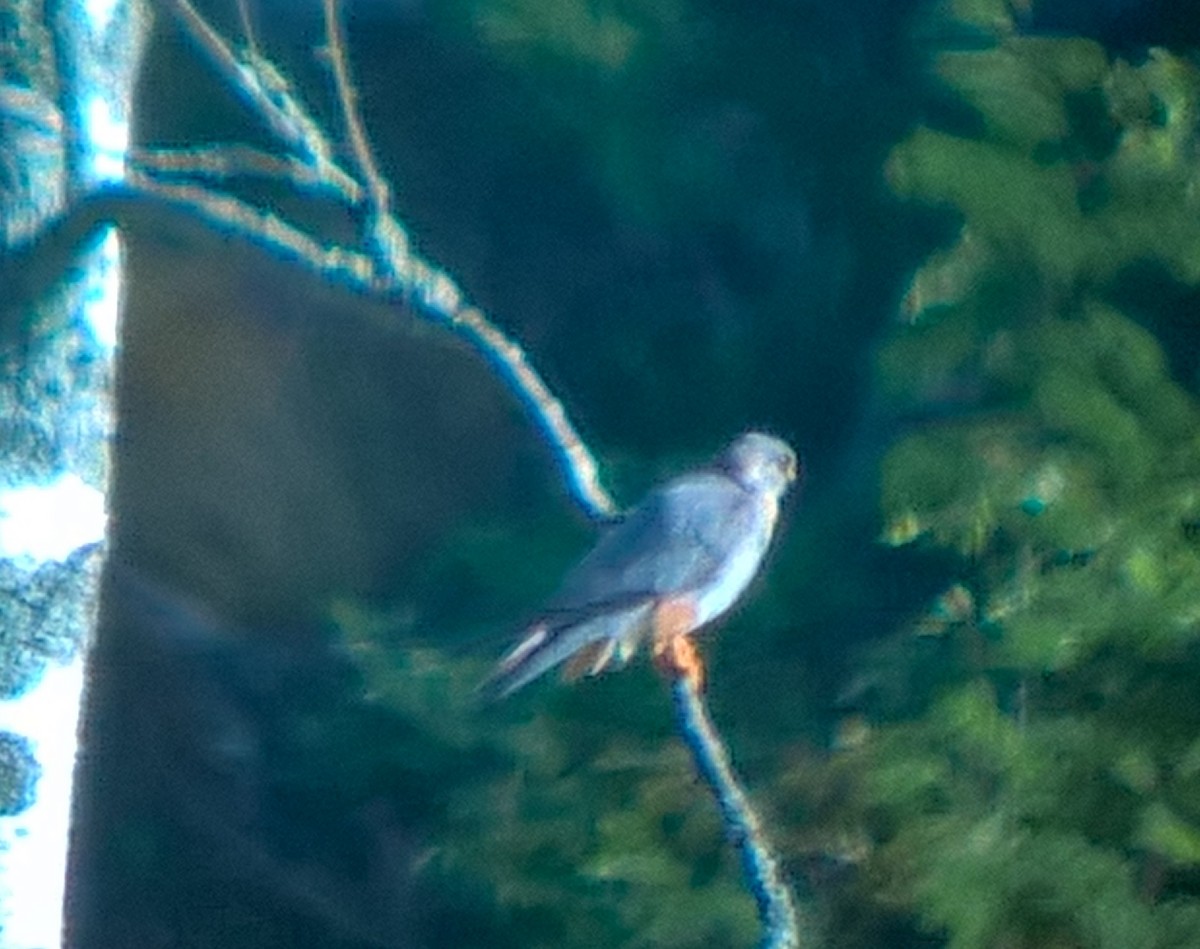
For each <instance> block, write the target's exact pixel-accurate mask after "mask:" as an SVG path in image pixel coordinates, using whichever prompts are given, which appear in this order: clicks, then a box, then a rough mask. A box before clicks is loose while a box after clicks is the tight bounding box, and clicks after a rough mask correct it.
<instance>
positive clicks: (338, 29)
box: [323, 0, 392, 216]
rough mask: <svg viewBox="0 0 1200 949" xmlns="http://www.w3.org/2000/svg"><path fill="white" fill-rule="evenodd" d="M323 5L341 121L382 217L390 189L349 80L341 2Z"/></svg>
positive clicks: (387, 207)
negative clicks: (380, 169)
mask: <svg viewBox="0 0 1200 949" xmlns="http://www.w3.org/2000/svg"><path fill="white" fill-rule="evenodd" d="M323 6H324V11H325V36H326V38H327V40H328V61H329V68H330V70H331V71H332V72H333V84H334V87H335V89H336V90H337V97H338V105H339V106H340V107H341V110H342V120H343V121H344V122H345V123H346V135H347V136H348V137H349V139H350V150H351V152H352V154H353V155H354V162H355V164H356V165H358V171H359V174H360V175H361V176H362V180H363V183H364V184H365V185H366V188H367V194H368V195H369V197H370V201H371V207H372V209H373V210H374V212H375V214H376V216H383V215H386V214H389V213H390V212H391V201H392V199H391V191H390V189H389V187H388V183H387V181H386V180H385V179H384V177H383V175H382V174H381V173H380V171H379V163H378V162H377V161H376V160H375V153H374V151H373V150H372V148H371V142H370V140H369V139H368V138H367V130H366V126H364V125H363V121H362V116H361V115H360V114H359V110H358V90H357V89H355V88H354V84H353V83H352V82H351V80H350V54H349V53H348V52H347V47H346V34H345V32H344V31H343V30H342V18H341V15H340V14H341V10H340V7H341V4H340V2H339V0H324V4H323Z"/></svg>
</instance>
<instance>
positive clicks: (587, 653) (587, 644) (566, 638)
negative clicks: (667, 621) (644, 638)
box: [480, 601, 652, 699]
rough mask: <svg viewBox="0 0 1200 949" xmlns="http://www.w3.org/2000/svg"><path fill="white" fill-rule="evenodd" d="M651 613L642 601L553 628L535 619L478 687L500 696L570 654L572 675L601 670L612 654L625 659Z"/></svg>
mask: <svg viewBox="0 0 1200 949" xmlns="http://www.w3.org/2000/svg"><path fill="white" fill-rule="evenodd" d="M651 612H652V611H651V603H649V602H648V601H643V602H640V603H636V604H632V605H630V606H627V607H624V608H621V609H617V610H613V611H611V612H607V613H601V614H598V615H592V616H588V617H586V618H584V619H575V620H574V621H571V622H567V623H564V624H562V625H560V626H557V627H552V626H550V625H548V623H547V622H546V621H542V622H539V623H536V624H534V625H533V626H532V627H531V628H530V629H529V631H528V632H527V633H526V635H525V637H524V638H523V639H522V640H521V641H520V642H519V643H517V645H516V646H514V647H513V648H512V649H511V650H509V652H508V653H507V654H506V655H505V656H504V658H503V659H501V660H500V662H499V663H498V664H497V665H496V668H495V669H494V670H493V672H492V674H491V675H490V676H489V677H488V678H487V679H486V680H485V681H484V683H483V684H482V685H481V686H480V689H481V691H483V693H484V694H485V695H487V696H489V697H491V698H496V699H501V698H504V697H505V696H507V695H511V694H512V693H513V692H515V691H517V689H519V688H521V687H522V686H524V685H528V684H529V683H530V682H532V681H533V680H534V679H536V678H537V677H538V676H540V675H543V674H544V673H546V672H549V671H550V670H551V669H553V668H554V667H555V666H557V665H560V664H561V663H564V662H567V660H569V659H572V657H577V658H578V660H579V661H578V662H572V663H571V664H570V666H569V668H570V669H571V671H572V672H574V673H575V674H576V675H580V674H586V675H595V674H596V673H598V672H600V671H602V670H603V669H604V667H605V666H607V665H608V662H609V660H610V659H612V657H613V655H614V653H615V654H616V655H617V656H618V657H619V658H620V660H621V661H622V662H624V661H625V660H626V659H628V658H629V657H630V656H632V655H633V652H634V651H635V650H636V648H637V642H638V639H639V638H640V634H641V633H642V632H643V631H644V630H645V626H646V623H647V622H648V621H649V619H650V616H651Z"/></svg>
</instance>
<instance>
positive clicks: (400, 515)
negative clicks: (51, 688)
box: [72, 0, 1200, 949]
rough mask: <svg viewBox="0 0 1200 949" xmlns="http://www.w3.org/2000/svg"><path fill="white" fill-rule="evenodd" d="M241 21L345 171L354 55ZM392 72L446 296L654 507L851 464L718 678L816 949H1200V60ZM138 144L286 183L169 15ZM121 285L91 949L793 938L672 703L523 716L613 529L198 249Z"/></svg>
mask: <svg viewBox="0 0 1200 949" xmlns="http://www.w3.org/2000/svg"><path fill="white" fill-rule="evenodd" d="M249 7H250V10H251V18H252V21H253V22H254V24H255V27H256V31H257V41H258V43H259V44H260V45H261V48H262V50H263V52H264V53H266V54H267V55H269V56H270V57H271V58H272V59H273V60H274V61H275V62H276V63H277V64H278V66H279V67H280V69H281V70H282V71H283V73H284V74H285V75H287V76H288V77H290V78H291V80H292V81H293V82H294V83H295V85H296V87H297V88H298V89H299V90H300V91H301V92H302V93H303V95H304V96H305V97H306V100H307V101H308V102H309V103H310V104H312V105H313V107H314V109H315V111H316V113H317V116H318V118H319V119H321V120H322V121H323V122H325V123H326V124H327V127H329V128H330V129H332V130H335V134H336V130H337V129H338V127H339V126H338V122H339V119H338V116H337V112H336V110H335V108H334V99H333V96H332V84H331V82H330V79H329V76H328V73H327V70H326V69H325V67H324V66H323V64H322V60H321V48H322V45H323V43H324V37H323V36H322V26H321V18H320V5H319V4H316V3H304V4H297V3H290V2H289V3H284V2H283V0H256V2H251V3H250V4H249ZM202 9H203V10H204V12H205V15H206V16H209V17H211V18H212V21H213V22H214V24H216V25H217V26H218V27H219V28H220V29H222V30H223V31H224V32H225V34H226V35H227V36H229V37H231V38H235V39H238V38H241V26H240V23H239V19H238V16H237V10H236V6H235V5H234V4H233V3H232V2H225V0H212V2H208V3H205V4H203V5H202ZM347 28H348V33H349V40H350V47H351V54H352V59H353V63H352V65H353V69H354V73H355V76H356V79H357V83H358V86H359V90H360V94H361V100H362V106H363V110H364V117H365V121H366V124H367V127H368V129H369V131H370V133H371V135H372V138H373V140H374V144H375V146H376V150H377V154H378V156H379V158H380V160H381V162H382V165H383V168H384V171H385V173H386V174H387V175H388V177H389V179H390V180H391V182H392V183H393V185H394V195H395V202H396V205H397V208H398V211H399V215H400V217H401V219H402V220H403V221H404V222H405V223H406V224H407V225H408V227H409V228H410V232H411V235H412V237H413V238H414V241H415V243H416V246H417V248H418V250H419V251H420V252H421V253H422V254H424V255H425V256H426V257H428V258H429V259H431V260H433V261H434V262H436V263H438V264H439V265H441V266H442V267H444V268H445V269H446V270H448V271H449V272H450V273H451V274H453V275H454V276H455V277H456V278H457V279H458V281H459V283H460V284H461V286H462V287H463V288H464V289H465V290H466V292H467V293H468V294H469V295H470V296H471V297H472V298H473V299H474V300H475V301H476V302H477V303H478V304H479V305H480V306H482V307H483V308H484V309H485V310H486V311H487V312H488V313H489V314H490V315H491V316H492V317H493V318H494V319H495V321H496V322H497V324H498V325H499V326H501V327H502V328H503V329H504V330H505V331H506V332H508V333H509V334H511V335H512V336H513V337H514V338H515V339H517V340H518V341H519V342H520V343H521V345H522V346H523V347H524V349H525V351H526V353H527V355H528V356H529V358H530V360H531V361H532V363H533V364H534V365H535V366H536V367H537V368H538V370H539V371H540V372H541V373H542V374H543V375H544V377H545V378H546V379H547V381H548V383H549V384H550V386H551V387H552V389H553V390H554V391H555V393H556V394H557V395H558V396H559V397H560V398H561V399H562V400H563V402H564V404H565V405H566V407H567V409H568V411H569V413H570V414H571V417H572V419H573V420H574V422H575V423H576V424H577V426H578V427H579V428H580V430H581V432H582V434H583V436H584V438H585V439H586V440H587V442H588V444H589V445H590V447H591V448H592V449H593V450H594V451H595V453H596V454H597V455H598V457H599V459H600V461H601V464H602V466H603V470H604V475H605V483H606V484H607V485H608V486H609V487H610V489H611V490H612V491H613V492H614V494H615V495H616V497H617V498H618V500H619V501H620V502H622V503H632V502H634V501H636V499H637V498H638V497H640V495H641V493H642V492H643V491H644V490H645V489H646V488H647V487H648V486H650V485H651V484H653V483H655V482H656V481H658V480H660V479H662V478H664V477H667V476H669V475H670V474H672V473H674V472H676V471H678V470H679V469H680V468H682V467H685V466H689V465H692V464H695V463H698V462H700V461H702V460H704V459H706V458H707V457H708V456H710V455H711V454H712V453H714V452H715V451H716V450H717V449H719V448H720V447H721V446H722V445H724V444H725V443H726V442H727V441H728V440H729V439H730V438H731V437H733V436H734V435H736V434H738V433H739V432H741V431H744V430H746V429H749V428H764V429H767V430H770V431H773V432H775V433H777V434H779V435H781V436H783V437H785V438H787V439H788V440H789V441H790V442H791V443H792V444H794V445H795V446H796V447H797V448H798V449H799V451H800V452H801V453H802V455H803V457H804V461H805V467H806V471H807V475H806V480H805V483H804V485H803V488H802V490H801V491H800V492H799V493H798V495H797V496H796V497H793V498H792V500H791V502H790V504H789V506H788V508H787V510H786V514H785V525H784V530H783V532H782V538H781V541H780V543H779V544H778V545H777V547H776V549H775V550H774V552H773V555H772V557H771V560H770V562H769V565H768V571H767V575H766V577H765V579H764V580H762V581H761V582H760V583H759V584H758V585H757V586H756V588H755V591H754V595H753V597H752V598H751V599H750V601H749V602H748V603H747V604H746V605H745V606H744V607H743V608H742V609H740V610H738V611H737V612H736V614H735V615H734V616H733V617H731V618H730V619H729V621H728V622H726V623H725V624H724V625H723V627H722V628H721V630H720V631H719V632H718V633H715V634H712V635H709V636H706V637H705V638H704V640H703V643H702V649H703V651H704V653H705V655H706V656H707V658H708V664H709V676H710V686H709V691H710V697H711V701H712V706H713V710H714V715H715V716H716V718H717V720H718V723H719V724H720V725H721V727H722V728H723V729H724V732H725V735H726V737H727V739H728V740H729V742H730V745H731V747H732V750H733V754H734V757H735V760H736V761H737V764H738V767H739V769H740V771H741V772H742V774H743V775H744V776H745V777H746V779H747V781H748V784H749V786H750V788H751V792H752V794H753V795H754V797H755V799H756V800H757V801H759V802H760V804H761V807H762V808H763V812H764V816H765V820H766V822H767V824H768V825H769V826H770V828H771V834H772V837H773V838H774V839H775V841H776V844H777V846H778V848H779V850H780V852H781V855H782V856H783V858H784V862H785V865H786V866H787V869H788V872H789V874H790V875H791V877H792V879H793V880H794V881H795V883H796V886H797V889H798V890H799V891H800V892H801V893H802V894H803V896H804V899H805V901H806V904H807V905H808V906H809V912H810V914H811V916H812V918H813V921H814V923H813V925H814V928H815V929H816V931H818V932H819V933H820V934H821V935H820V943H819V944H821V945H826V946H839V947H847V949H849V947H889V949H890V947H918V946H919V947H931V946H943V945H952V946H954V947H958V949H967V947H971V949H974V947H980V949H983V947H997V949H998V947H1024V946H1029V947H1033V946H1038V947H1088V946H1112V947H1121V949H1127V947H1130V946H1135V945H1136V946H1146V947H1150V946H1195V945H1200V943H1197V941H1196V940H1197V936H1196V935H1195V934H1196V933H1197V932H1200V729H1198V726H1200V721H1198V719H1200V712H1197V710H1196V703H1195V701H1194V684H1195V681H1196V675H1197V673H1198V672H1200V668H1198V666H1197V659H1198V656H1197V650H1196V641H1197V632H1198V627H1200V560H1197V557H1198V556H1200V546H1198V545H1200V489H1198V488H1197V483H1198V482H1197V477H1196V476H1197V475H1200V442H1198V441H1197V433H1198V432H1200V428H1197V427H1196V423H1197V421H1200V417H1198V415H1197V406H1196V402H1195V395H1196V388H1197V383H1198V381H1200V380H1198V377H1197V370H1198V369H1200V363H1198V354H1200V350H1198V349H1197V342H1198V340H1200V321H1198V320H1197V312H1198V309H1197V308H1198V305H1200V292H1198V290H1197V285H1198V283H1200V207H1198V205H1200V67H1198V65H1197V57H1196V49H1197V46H1198V45H1200V16H1198V15H1197V14H1196V12H1195V11H1194V10H1191V9H1190V8H1189V5H1187V4H1175V3H1168V2H1167V0H1160V2H1144V3H1143V2H1137V0H1106V2H1103V3H1098V2H1095V0H1091V2H1083V0H1044V2H1038V3H1034V2H1032V0H1024V2H1015V0H1014V2H1000V0H942V2H935V0H885V2H880V0H870V2H868V0H846V2H843V3H840V4H827V3H812V2H807V0H788V2H766V3H757V4H749V3H729V2H722V0H603V2H599V0H555V2H547V0H445V2H429V3H425V2H421V0H358V2H351V3H349V4H348V5H347ZM137 114H138V115H139V116H140V120H139V121H140V124H139V127H138V129H137V131H136V138H137V141H138V142H139V143H140V144H141V145H142V146H143V147H146V148H152V147H168V146H179V145H195V144H198V143H202V142H212V143H222V142H231V141H249V142H252V143H256V144H261V145H264V146H269V145H270V144H271V142H270V140H269V139H267V138H266V137H265V135H264V133H263V132H262V131H261V130H260V129H259V128H258V126H257V125H256V123H255V121H254V119H253V116H251V115H250V114H249V113H248V111H247V110H246V109H245V108H243V106H242V105H241V104H240V102H239V101H238V100H237V99H236V98H235V97H234V96H233V95H232V94H231V93H230V92H229V91H228V90H227V89H226V88H224V87H223V86H222V85H221V83H220V81H219V79H218V78H217V77H216V76H215V74H214V73H213V72H212V71H211V69H210V68H209V67H208V65H207V63H206V62H204V61H203V59H202V58H201V57H200V56H199V55H198V54H197V51H196V50H195V49H194V48H192V47H191V46H190V45H189V44H188V43H187V42H186V41H185V39H184V38H183V37H182V36H181V35H180V33H179V32H178V30H177V29H176V27H175V25H174V23H173V22H172V21H171V20H170V18H169V17H166V16H162V17H159V20H158V22H157V23H156V26H155V29H154V32H153V37H152V45H151V48H150V52H149V55H148V58H147V66H146V70H145V74H144V76H143V78H142V85H141V95H140V102H139V106H138V110H137ZM253 195H254V197H255V199H256V200H258V201H260V202H262V203H264V204H266V205H269V206H270V207H272V208H273V209H274V210H276V211H277V212H278V213H280V214H284V215H287V216H290V217H292V218H294V219H296V220H298V221H301V222H303V223H304V224H305V225H306V226H307V227H309V228H310V229H311V230H312V231H313V232H314V233H317V234H319V235H322V236H323V239H325V240H326V241H335V240H340V241H349V240H352V239H353V236H354V231H353V227H352V222H350V221H349V220H348V219H347V218H346V216H345V215H344V213H342V212H341V211H340V210H339V209H337V208H335V207H332V206H328V205H325V204H323V203H322V202H321V201H320V200H318V199H315V198H313V197H311V196H306V195H304V194H297V193H294V192H292V191H290V190H289V189H287V188H283V187H276V188H268V187H265V186H264V187H260V188H259V189H258V190H257V191H254V192H253ZM129 241H130V284H129V296H128V306H127V311H126V316H125V351H124V361H123V363H122V366H121V379H120V400H121V401H120V417H121V430H120V437H119V443H118V446H117V459H118V483H117V497H116V502H115V524H116V527H115V530H116V535H115V554H114V558H113V563H112V567H111V570H110V575H109V578H108V588H107V595H106V607H105V622H104V628H103V635H102V641H101V643H100V646H99V649H98V655H97V660H96V669H95V675H94V681H93V687H92V700H91V712H90V714H89V724H88V741H89V749H90V750H89V753H88V758H87V762H86V768H85V774H84V781H85V787H84V794H85V797H84V801H83V804H82V806H81V818H80V824H79V832H78V841H77V850H76V857H75V871H74V879H73V882H72V887H73V890H74V901H75V902H74V906H75V910H74V914H75V923H74V925H75V929H76V931H77V933H78V936H77V942H78V944H79V945H81V946H89V947H128V946H139V947H147V949H149V947H159V946H161V947H168V946H170V947H175V946H188V947H209V946H214V947H215V946H222V947H229V946H245V947H317V946H321V947H337V949H351V947H366V946H398V947H409V946H414V947H417V946H420V947H424V946H429V947H435V946H454V947H469V946H487V947H504V946H513V947H536V946H546V947H564V949H568V947H589V946H627V947H638V946H677V947H693V946H695V947H700V946H705V947H711V946H749V945H752V944H754V943H755V941H756V938H757V930H756V924H755V917H754V907H753V902H752V900H751V898H750V896H749V894H748V893H747V892H746V891H745V890H744V889H743V887H742V884H741V880H740V876H739V872H738V866H737V863H736V859H735V857H734V855H733V854H732V853H731V852H730V851H729V849H728V847H727V846H726V845H725V844H724V842H723V841H722V839H721V829H720V825H719V822H718V819H717V815H716V812H715V808H714V805H713V804H712V802H711V800H709V799H708V797H707V796H706V794H705V792H704V790H703V789H702V788H701V787H700V786H699V785H698V784H697V782H696V780H695V778H694V776H693V775H692V774H691V772H690V765H689V761H688V758H687V756H686V753H685V752H684V750H683V747H682V745H681V743H680V742H679V740H678V738H677V736H676V735H675V734H674V730H673V725H672V720H671V712H670V706H669V700H668V696H667V694H666V689H665V688H664V686H663V685H662V683H661V682H659V681H658V680H657V679H656V677H655V675H654V674H653V672H652V671H651V670H650V669H649V668H648V664H646V663H639V664H635V666H634V667H632V668H631V669H630V670H628V671H626V672H623V673H622V674H621V675H614V676H609V677H602V678H600V679H597V680H592V681H587V682H585V683H582V684H580V685H577V686H574V687H571V688H561V687H557V686H555V685H553V684H552V683H546V684H539V685H538V686H537V687H534V688H531V689H529V690H527V691H525V692H522V693H521V694H519V695H518V696H516V697H514V698H513V699H512V700H511V701H509V702H507V703H504V704H501V705H497V706H490V707H481V706H480V705H479V704H478V703H477V702H476V701H475V700H474V697H473V695H472V690H473V688H474V687H475V685H476V684H477V682H478V681H479V680H480V678H482V676H483V675H484V674H486V671H487V669H488V667H489V666H490V664H491V663H492V662H493V661H494V660H495V659H496V657H497V656H498V655H500V654H501V653H502V652H503V650H504V649H505V648H506V647H507V645H508V643H509V641H510V638H511V636H512V634H513V633H514V632H515V631H516V630H517V629H518V628H519V622H520V619H521V617H522V616H523V615H524V614H525V613H527V612H528V611H529V610H530V609H532V608H533V607H534V606H536V604H537V603H538V601H539V600H540V598H541V597H543V596H544V595H546V594H547V593H548V592H550V591H551V590H552V589H553V588H554V586H555V585H556V582H557V581H558V579H559V577H560V576H561V574H562V572H563V571H564V570H565V569H566V568H567V567H568V566H569V565H570V564H571V563H572V561H573V558H575V557H576V556H578V554H579V553H581V552H582V551H583V550H584V549H586V547H587V545H588V543H589V541H590V540H591V538H592V537H593V536H594V531H595V527H594V525H591V524H589V523H588V521H587V519H586V518H585V517H584V516H583V514H582V513H581V512H580V511H579V510H578V509H577V508H576V507H575V506H574V505H573V503H572V501H571V499H570V498H569V496H568V495H567V493H566V491H565V489H564V486H563V484H562V482H561V480H560V478H559V475H558V469H557V467H556V465H555V462H554V459H553V458H552V456H551V455H550V453H549V451H548V450H547V448H546V446H545V445H544V444H543V443H542V441H541V440H540V437H539V436H538V434H537V432H536V430H535V429H534V427H533V426H532V425H531V424H530V423H529V421H528V419H527V417H526V416H525V414H524V411H523V409H522V408H521V407H520V405H519V404H518V403H517V401H516V400H515V399H514V397H513V395H512V394H511V393H510V392H508V391H507V390H506V389H505V387H504V386H503V384H502V383H501V382H500V381H499V380H498V379H497V377H496V375H495V373H494V372H493V371H492V370H491V369H490V368H489V367H488V366H487V365H486V364H485V363H483V362H482V361H481V360H480V359H479V358H478V357H477V356H476V355H475V354H474V353H473V352H472V351H471V350H470V349H469V348H468V347H467V346H466V345H465V344H463V343H462V342H461V341H460V340H458V339H456V338H454V337H453V336H451V335H448V334H447V333H446V332H445V331H443V330H441V329H439V328H436V327H432V326H429V325H427V324H425V323H423V322H422V321H421V319H420V317H419V316H418V315H416V314H413V313H410V312H407V311H406V310H405V309H404V307H402V306H393V307H384V306H382V305H380V304H377V303H374V302H371V301H369V300H366V299H364V298H362V297H360V296H356V295H354V294H352V293H350V292H348V291H346V290H344V289H342V288H339V287H337V286H331V285H328V284H324V283H322V282H321V281H320V280H318V279H317V278H316V277H313V276H311V275H309V274H306V273H304V272H303V271H302V270H300V269H299V268H298V267H296V266H294V265H292V264H290V263H288V262H286V261H281V260H278V259H276V258H274V257H272V256H271V255H270V254H269V253H267V252H266V251H264V250H262V249H261V248H258V247H256V246H253V245H251V244H249V243H247V242H244V241H242V240H240V239H238V238H236V237H234V236H230V235H228V234H222V233H217V232H215V231H213V230H210V229H208V228H206V227H205V226H204V225H202V224H201V223H199V222H196V221H193V220H189V219H187V218H186V217H183V216H170V215H167V214H165V213H163V214H161V215H159V216H157V217H153V218H148V220H147V223H146V226H145V227H142V228H139V229H138V230H136V231H135V232H133V233H131V234H130V235H129Z"/></svg>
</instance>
